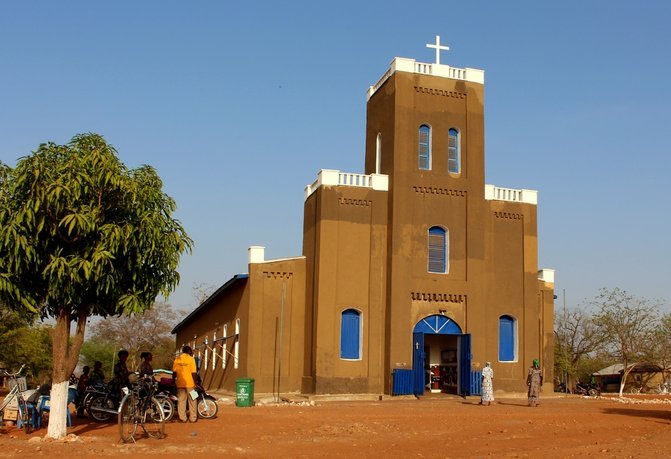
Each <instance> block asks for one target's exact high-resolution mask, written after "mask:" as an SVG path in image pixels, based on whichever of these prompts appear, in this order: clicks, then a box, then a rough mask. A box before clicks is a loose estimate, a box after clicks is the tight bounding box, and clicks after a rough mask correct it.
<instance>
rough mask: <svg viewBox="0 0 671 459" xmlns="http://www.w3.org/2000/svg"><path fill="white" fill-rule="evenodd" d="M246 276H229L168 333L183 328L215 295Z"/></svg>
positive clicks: (247, 275) (246, 275)
mask: <svg viewBox="0 0 671 459" xmlns="http://www.w3.org/2000/svg"><path fill="white" fill-rule="evenodd" d="M248 277H249V274H236V275H235V276H233V277H232V278H230V279H229V280H228V281H226V283H225V284H224V285H222V286H221V287H219V288H218V289H217V290H216V291H215V292H214V293H213V294H212V295H210V296H209V297H207V299H206V300H205V301H203V302H202V303H200V305H199V306H198V307H197V308H196V309H194V310H193V311H191V313H190V314H189V315H188V316H186V317H185V318H184V320H182V321H181V322H180V323H178V324H177V325H175V328H173V329H172V331H171V332H170V333H172V334H173V335H174V334H175V333H177V332H178V331H179V330H180V329H181V328H183V327H184V326H185V325H186V324H188V323H189V322H190V321H191V319H193V318H194V317H195V316H196V315H197V314H198V312H200V311H201V310H202V309H203V308H206V307H207V306H209V305H210V304H211V303H212V302H213V301H214V299H215V298H216V297H217V296H219V295H220V294H221V293H223V292H224V291H225V290H227V289H229V288H230V287H232V286H233V285H234V284H236V283H237V282H239V281H243V280H247V278H248Z"/></svg>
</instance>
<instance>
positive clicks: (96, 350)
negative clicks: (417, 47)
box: [80, 339, 119, 381]
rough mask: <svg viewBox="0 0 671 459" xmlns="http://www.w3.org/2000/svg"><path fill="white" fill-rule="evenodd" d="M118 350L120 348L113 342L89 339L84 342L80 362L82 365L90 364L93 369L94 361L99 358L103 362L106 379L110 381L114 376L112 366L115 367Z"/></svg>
mask: <svg viewBox="0 0 671 459" xmlns="http://www.w3.org/2000/svg"><path fill="white" fill-rule="evenodd" d="M118 350H119V348H118V347H117V346H116V344H114V343H113V342H110V341H103V340H98V339H89V340H87V341H85V342H84V344H82V349H81V352H80V362H81V363H82V365H88V366H89V367H90V368H91V369H93V363H94V362H95V361H96V360H99V361H100V363H102V370H103V373H104V374H105V381H109V380H110V378H111V377H112V368H113V367H114V362H115V361H116V353H117V351H118Z"/></svg>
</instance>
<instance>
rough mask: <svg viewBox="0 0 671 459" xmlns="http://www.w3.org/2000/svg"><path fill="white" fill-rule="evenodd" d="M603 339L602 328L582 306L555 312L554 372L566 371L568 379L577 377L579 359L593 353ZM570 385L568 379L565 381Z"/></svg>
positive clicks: (597, 349) (599, 346)
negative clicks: (559, 312)
mask: <svg viewBox="0 0 671 459" xmlns="http://www.w3.org/2000/svg"><path fill="white" fill-rule="evenodd" d="M604 341H605V336H604V333H603V330H602V329H600V328H599V327H597V326H596V324H595V323H594V321H593V320H592V317H591V315H590V314H589V313H588V312H587V311H586V310H585V309H584V308H582V307H577V308H575V309H570V310H566V309H565V310H564V312H563V313H561V314H555V362H557V363H556V364H555V366H557V365H559V367H558V368H557V370H558V371H556V372H555V374H561V373H560V372H559V371H561V372H563V371H566V372H567V373H568V374H569V376H570V377H569V380H570V379H574V378H576V377H577V375H578V372H579V369H580V363H581V361H582V360H583V359H584V358H585V357H587V356H589V355H595V353H596V352H597V351H599V349H600V348H601V346H602V345H603V343H604ZM566 384H567V386H570V381H566Z"/></svg>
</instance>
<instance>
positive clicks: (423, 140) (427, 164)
mask: <svg viewBox="0 0 671 459" xmlns="http://www.w3.org/2000/svg"><path fill="white" fill-rule="evenodd" d="M419 168H420V169H426V170H429V169H431V128H430V127H429V126H427V125H426V124H422V125H421V126H420V127H419Z"/></svg>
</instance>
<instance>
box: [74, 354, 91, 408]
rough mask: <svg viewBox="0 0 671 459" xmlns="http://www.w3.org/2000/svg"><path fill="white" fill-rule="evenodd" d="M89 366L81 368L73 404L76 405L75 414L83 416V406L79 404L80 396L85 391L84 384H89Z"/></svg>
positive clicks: (81, 396) (82, 395)
mask: <svg viewBox="0 0 671 459" xmlns="http://www.w3.org/2000/svg"><path fill="white" fill-rule="evenodd" d="M90 371H91V368H90V367H89V366H88V365H87V366H85V367H84V368H82V374H81V375H80V376H79V382H78V383H77V398H76V399H75V405H76V406H77V416H80V417H81V416H84V406H81V401H82V398H83V397H84V392H85V391H86V386H88V385H89V372H90Z"/></svg>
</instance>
